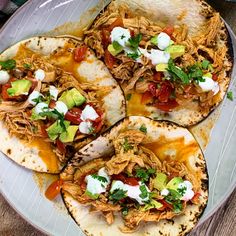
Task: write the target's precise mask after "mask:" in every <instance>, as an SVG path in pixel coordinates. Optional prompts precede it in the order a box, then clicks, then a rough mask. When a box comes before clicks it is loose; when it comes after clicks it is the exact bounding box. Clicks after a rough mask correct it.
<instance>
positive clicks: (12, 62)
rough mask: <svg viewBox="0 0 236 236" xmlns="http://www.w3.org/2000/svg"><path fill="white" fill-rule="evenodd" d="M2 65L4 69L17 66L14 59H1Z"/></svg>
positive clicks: (0, 64) (0, 63)
mask: <svg viewBox="0 0 236 236" xmlns="http://www.w3.org/2000/svg"><path fill="white" fill-rule="evenodd" d="M0 66H1V67H2V69H4V70H12V69H14V68H15V67H16V61H15V60H13V59H10V60H7V61H0Z"/></svg>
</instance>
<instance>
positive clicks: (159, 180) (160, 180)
mask: <svg viewBox="0 0 236 236" xmlns="http://www.w3.org/2000/svg"><path fill="white" fill-rule="evenodd" d="M166 184H167V176H166V175H165V174H163V173H157V174H156V178H155V179H154V188H155V189H157V190H159V191H161V190H163V189H164V188H166Z"/></svg>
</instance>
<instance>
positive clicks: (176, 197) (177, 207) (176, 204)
mask: <svg viewBox="0 0 236 236" xmlns="http://www.w3.org/2000/svg"><path fill="white" fill-rule="evenodd" d="M168 190H169V192H170V193H169V194H168V195H167V196H166V197H165V201H166V202H167V203H169V204H171V205H172V206H173V210H174V212H175V213H180V212H181V211H182V210H183V204H182V201H181V200H180V198H181V195H180V193H178V192H177V191H175V190H171V189H168Z"/></svg>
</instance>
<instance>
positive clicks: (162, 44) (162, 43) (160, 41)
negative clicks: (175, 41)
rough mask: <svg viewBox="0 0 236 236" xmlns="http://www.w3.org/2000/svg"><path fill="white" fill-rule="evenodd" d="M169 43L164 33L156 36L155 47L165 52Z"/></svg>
mask: <svg viewBox="0 0 236 236" xmlns="http://www.w3.org/2000/svg"><path fill="white" fill-rule="evenodd" d="M170 43H171V39H170V36H169V35H168V34H166V33H164V32H161V33H160V34H159V35H158V36H157V46H158V48H159V49H161V50H165V49H166V48H167V47H169V45H170Z"/></svg>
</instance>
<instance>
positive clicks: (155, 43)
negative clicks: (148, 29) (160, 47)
mask: <svg viewBox="0 0 236 236" xmlns="http://www.w3.org/2000/svg"><path fill="white" fill-rule="evenodd" d="M157 37H158V36H157V35H155V36H154V37H152V38H151V40H150V41H151V43H152V44H154V45H157V44H158V39H157Z"/></svg>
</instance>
